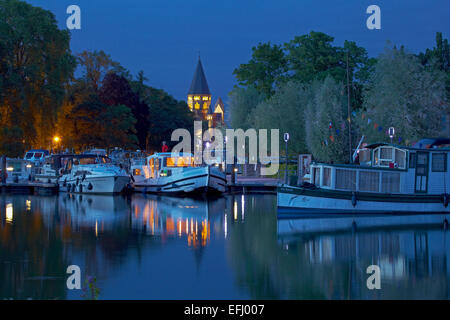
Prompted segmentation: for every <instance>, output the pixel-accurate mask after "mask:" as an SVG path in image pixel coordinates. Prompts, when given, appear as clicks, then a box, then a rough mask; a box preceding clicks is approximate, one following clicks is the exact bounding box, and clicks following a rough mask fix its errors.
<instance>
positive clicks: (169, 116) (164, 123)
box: [144, 87, 194, 151]
mask: <svg viewBox="0 0 450 320" xmlns="http://www.w3.org/2000/svg"><path fill="white" fill-rule="evenodd" d="M144 99H145V101H146V102H147V103H148V105H149V107H150V119H151V122H150V129H149V139H148V149H149V150H150V151H160V150H161V142H162V141H166V142H167V144H168V145H169V146H170V147H171V146H173V145H174V144H175V143H172V142H171V141H170V140H171V136H172V132H173V131H174V130H175V129H181V128H183V129H186V130H189V131H190V132H191V136H192V137H193V127H194V117H193V114H192V113H191V112H190V111H189V107H188V105H187V104H186V103H185V102H184V101H177V100H176V99H174V98H173V97H172V96H170V95H168V94H167V93H166V92H165V91H164V90H160V89H155V88H151V87H148V88H147V89H146V94H145V98H144Z"/></svg>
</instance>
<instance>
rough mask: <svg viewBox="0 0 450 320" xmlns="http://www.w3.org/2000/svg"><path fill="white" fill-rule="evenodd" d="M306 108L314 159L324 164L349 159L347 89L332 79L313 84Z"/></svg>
mask: <svg viewBox="0 0 450 320" xmlns="http://www.w3.org/2000/svg"><path fill="white" fill-rule="evenodd" d="M311 90H312V98H311V100H310V102H309V103H308V106H307V109H306V116H305V118H306V144H307V146H308V149H309V150H310V151H311V153H312V154H313V156H314V158H315V159H317V160H319V161H323V162H341V163H345V162H348V160H349V152H348V131H347V130H348V121H346V119H347V111H346V110H347V105H346V101H347V100H346V95H345V90H344V86H343V85H342V84H341V83H338V82H336V81H335V80H334V79H333V78H332V77H331V76H328V77H327V78H326V79H325V80H324V81H315V82H314V83H313V84H312V88H311Z"/></svg>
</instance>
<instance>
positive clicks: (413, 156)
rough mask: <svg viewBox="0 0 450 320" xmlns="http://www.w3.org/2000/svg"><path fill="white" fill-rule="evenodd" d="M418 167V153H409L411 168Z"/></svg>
mask: <svg viewBox="0 0 450 320" xmlns="http://www.w3.org/2000/svg"><path fill="white" fill-rule="evenodd" d="M415 167H416V153H415V152H411V153H410V154H409V168H410V169H414V168H415Z"/></svg>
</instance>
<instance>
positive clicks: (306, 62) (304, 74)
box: [285, 31, 345, 82]
mask: <svg viewBox="0 0 450 320" xmlns="http://www.w3.org/2000/svg"><path fill="white" fill-rule="evenodd" d="M333 41H334V38H333V37H331V36H329V35H327V34H325V33H322V32H315V31H311V32H310V33H309V34H306V35H302V36H297V37H295V38H294V39H293V40H291V41H289V42H288V43H286V44H285V49H286V51H287V54H286V59H287V61H288V66H289V70H291V71H292V72H293V78H294V79H295V80H297V81H300V82H311V81H313V80H315V79H319V80H323V79H325V78H326V77H327V76H329V75H330V76H333V77H334V78H335V79H340V80H341V79H342V80H343V79H344V76H345V73H344V71H345V69H343V65H342V59H341V58H342V57H341V55H340V54H339V51H338V48H337V47H334V46H333V44H332V43H333Z"/></svg>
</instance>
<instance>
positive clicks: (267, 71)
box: [233, 42, 286, 97]
mask: <svg viewBox="0 0 450 320" xmlns="http://www.w3.org/2000/svg"><path fill="white" fill-rule="evenodd" d="M252 51H253V52H252V58H251V59H250V61H249V62H248V63H247V64H241V65H240V66H239V68H237V69H235V70H234V71H233V74H234V75H235V76H236V78H237V80H238V82H239V84H240V85H243V86H253V87H255V88H256V89H257V90H258V91H260V92H262V93H263V94H265V95H266V96H267V97H270V96H271V95H272V94H273V93H274V90H275V87H276V85H277V84H278V83H279V81H280V80H281V78H282V77H283V75H284V73H285V72H286V59H285V57H284V52H283V49H282V47H281V46H279V45H273V46H272V45H271V44H270V42H269V43H260V44H258V46H257V47H253V48H252Z"/></svg>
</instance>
